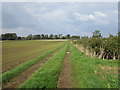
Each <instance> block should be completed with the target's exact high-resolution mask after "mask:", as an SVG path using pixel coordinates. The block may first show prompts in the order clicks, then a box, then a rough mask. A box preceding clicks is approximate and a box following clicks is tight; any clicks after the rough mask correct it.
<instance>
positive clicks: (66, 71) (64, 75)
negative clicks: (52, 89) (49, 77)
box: [57, 47, 72, 88]
mask: <svg viewBox="0 0 120 90" xmlns="http://www.w3.org/2000/svg"><path fill="white" fill-rule="evenodd" d="M57 87H58V88H72V76H71V62H70V48H69V47H68V49H67V52H66V56H65V59H64V63H63V67H62V71H61V74H60V77H59V80H58V85H57Z"/></svg>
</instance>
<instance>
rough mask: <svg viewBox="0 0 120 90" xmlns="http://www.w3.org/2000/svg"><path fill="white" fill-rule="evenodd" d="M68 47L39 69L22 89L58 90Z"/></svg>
mask: <svg viewBox="0 0 120 90" xmlns="http://www.w3.org/2000/svg"><path fill="white" fill-rule="evenodd" d="M66 50H67V46H65V47H64V48H63V49H62V50H60V51H59V52H58V53H57V54H55V55H54V56H53V57H52V58H50V60H49V61H47V62H46V63H45V64H44V65H43V66H42V67H41V68H40V69H38V70H37V71H36V72H35V73H34V74H33V75H32V76H31V77H30V78H29V79H28V80H27V81H26V82H25V83H24V84H23V85H21V86H20V88H56V87H57V81H58V78H59V74H60V71H61V68H62V64H63V60H64V57H65V52H66Z"/></svg>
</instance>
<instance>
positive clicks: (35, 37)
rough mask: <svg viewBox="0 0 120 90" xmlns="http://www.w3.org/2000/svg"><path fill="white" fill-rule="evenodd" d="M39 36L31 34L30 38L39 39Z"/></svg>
mask: <svg viewBox="0 0 120 90" xmlns="http://www.w3.org/2000/svg"><path fill="white" fill-rule="evenodd" d="M40 38H41V37H40V35H33V37H32V39H34V40H35V39H40Z"/></svg>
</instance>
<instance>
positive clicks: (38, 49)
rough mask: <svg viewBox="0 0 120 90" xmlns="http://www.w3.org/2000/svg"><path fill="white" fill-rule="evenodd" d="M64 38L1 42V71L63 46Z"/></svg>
mask: <svg viewBox="0 0 120 90" xmlns="http://www.w3.org/2000/svg"><path fill="white" fill-rule="evenodd" d="M64 44H65V40H30V41H4V42H2V72H5V71H8V70H10V69H13V68H15V67H16V66H18V65H19V64H21V63H23V62H25V61H28V60H31V59H33V58H36V57H37V56H40V55H42V54H43V53H45V52H47V51H49V50H52V49H54V48H57V47H63V46H64Z"/></svg>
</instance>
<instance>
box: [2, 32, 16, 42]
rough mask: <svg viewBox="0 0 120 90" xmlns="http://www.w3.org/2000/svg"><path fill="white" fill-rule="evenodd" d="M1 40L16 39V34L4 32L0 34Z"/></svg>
mask: <svg viewBox="0 0 120 90" xmlns="http://www.w3.org/2000/svg"><path fill="white" fill-rule="evenodd" d="M1 37H2V40H16V39H17V34H16V33H5V34H2V35H1Z"/></svg>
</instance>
